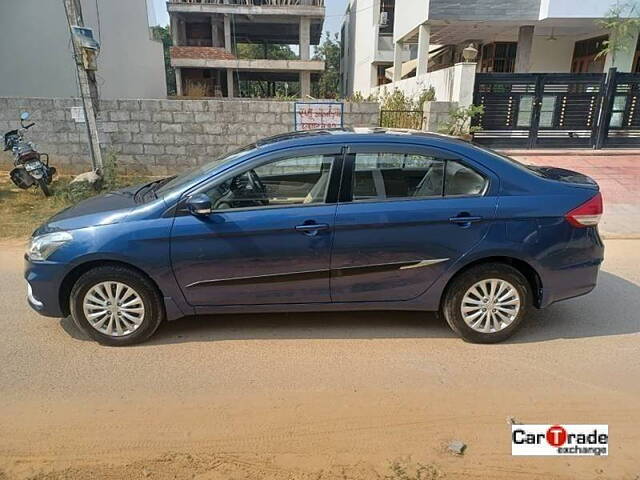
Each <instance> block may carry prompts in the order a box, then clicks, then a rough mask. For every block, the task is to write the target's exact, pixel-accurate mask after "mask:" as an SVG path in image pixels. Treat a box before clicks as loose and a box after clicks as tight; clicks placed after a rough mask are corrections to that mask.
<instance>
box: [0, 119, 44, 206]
mask: <svg viewBox="0 0 640 480" xmlns="http://www.w3.org/2000/svg"><path fill="white" fill-rule="evenodd" d="M29 118H30V115H29V112H23V113H22V114H21V115H20V126H21V127H22V128H19V129H17V130H10V131H8V132H7V133H5V134H4V151H5V152H7V151H11V152H12V153H13V157H14V161H13V165H14V167H15V168H14V169H13V170H11V172H10V173H9V176H10V177H11V181H12V182H13V183H15V185H16V186H17V187H19V188H22V189H27V188H30V187H32V186H34V185H36V186H38V187H40V188H41V189H42V192H43V193H44V194H45V196H47V197H48V196H49V195H51V190H50V189H49V185H50V184H51V180H53V176H54V175H55V173H56V169H55V168H54V167H50V166H49V155H48V154H46V153H40V152H38V151H37V150H36V147H35V145H34V144H33V143H32V142H28V141H26V140H25V138H24V134H25V133H26V131H27V130H29V129H30V128H31V127H33V126H34V125H35V122H31V123H30V124H28V125H25V122H26V121H28V120H29Z"/></svg>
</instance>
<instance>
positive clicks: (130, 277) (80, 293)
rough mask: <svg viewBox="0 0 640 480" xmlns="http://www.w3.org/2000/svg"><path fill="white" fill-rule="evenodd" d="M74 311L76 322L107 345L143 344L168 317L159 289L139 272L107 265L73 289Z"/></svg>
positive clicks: (91, 271)
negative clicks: (165, 316) (165, 313)
mask: <svg viewBox="0 0 640 480" xmlns="http://www.w3.org/2000/svg"><path fill="white" fill-rule="evenodd" d="M70 310H71V316H72V317H73V320H74V323H75V324H76V325H77V326H78V328H80V330H82V331H83V332H84V333H86V334H87V335H89V336H90V337H91V338H93V339H94V340H96V341H98V342H99V343H101V344H103V345H112V346H123V345H132V344H135V343H140V342H143V341H144V340H146V339H148V338H149V337H150V336H151V335H153V333H154V332H155V331H156V329H157V328H158V326H159V325H160V323H161V322H162V319H163V318H164V308H163V305H162V299H161V298H160V295H159V293H158V291H157V290H156V288H155V286H154V285H153V284H152V283H151V281H150V280H149V279H147V278H146V277H145V276H144V275H141V274H140V273H139V272H137V271H135V270H133V269H129V268H126V267H121V266H113V265H106V266H102V267H96V268H94V269H91V270H89V271H88V272H86V273H84V274H83V275H82V276H81V277H80V278H79V279H78V281H77V282H76V283H75V285H74V286H73V289H72V290H71V298H70Z"/></svg>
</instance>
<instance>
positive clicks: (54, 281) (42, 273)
mask: <svg viewBox="0 0 640 480" xmlns="http://www.w3.org/2000/svg"><path fill="white" fill-rule="evenodd" d="M65 274H66V268H65V266H64V265H62V264H59V263H55V262H31V261H30V260H29V259H28V258H27V256H26V255H25V272H24V278H25V280H26V281H27V285H26V290H27V302H28V303H29V306H30V307H31V308H33V309H34V310H35V311H36V312H38V313H39V314H40V315H44V316H45V317H63V316H64V313H63V311H62V308H61V307H62V306H61V305H60V296H59V292H60V287H61V285H62V280H63V279H64V276H65Z"/></svg>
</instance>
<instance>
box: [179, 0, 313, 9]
mask: <svg viewBox="0 0 640 480" xmlns="http://www.w3.org/2000/svg"><path fill="white" fill-rule="evenodd" d="M169 3H177V4H184V3H196V4H198V3H199V4H205V5H250V6H268V7H291V6H296V5H302V6H312V7H324V0H169Z"/></svg>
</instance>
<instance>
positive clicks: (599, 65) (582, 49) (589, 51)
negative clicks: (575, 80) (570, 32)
mask: <svg viewBox="0 0 640 480" xmlns="http://www.w3.org/2000/svg"><path fill="white" fill-rule="evenodd" d="M608 38H609V37H608V36H606V35H605V36H602V37H595V38H589V39H587V40H582V41H580V42H576V43H575V47H574V49H573V60H572V62H571V72H572V73H588V72H593V73H602V72H604V62H605V58H604V55H602V56H600V57H598V58H596V57H597V56H598V53H600V52H601V51H602V49H603V48H604V47H605V46H606V44H605V42H606V41H607V39H608Z"/></svg>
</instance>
